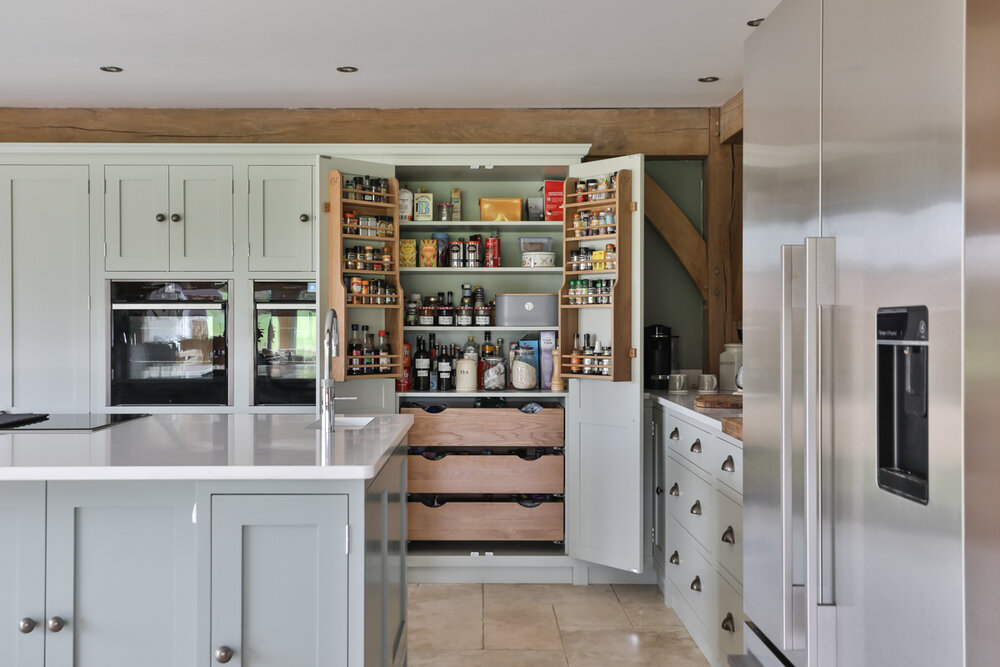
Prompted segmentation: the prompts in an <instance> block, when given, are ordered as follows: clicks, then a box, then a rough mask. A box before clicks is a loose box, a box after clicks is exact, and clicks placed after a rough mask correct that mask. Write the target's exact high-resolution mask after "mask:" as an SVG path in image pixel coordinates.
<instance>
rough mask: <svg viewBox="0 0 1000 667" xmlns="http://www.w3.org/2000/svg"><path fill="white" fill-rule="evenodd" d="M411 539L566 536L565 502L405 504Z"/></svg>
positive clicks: (554, 539)
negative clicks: (531, 504)
mask: <svg viewBox="0 0 1000 667" xmlns="http://www.w3.org/2000/svg"><path fill="white" fill-rule="evenodd" d="M406 521H407V539H410V540H552V541H561V540H562V539H563V534H564V533H563V504H562V503H541V504H539V505H538V506H537V507H522V506H521V505H519V504H517V503H514V502H509V503H508V502H495V503H477V502H460V501H452V502H448V503H445V504H444V505H442V506H440V507H427V506H426V505H424V504H423V503H421V502H417V501H411V502H409V503H407V506H406Z"/></svg>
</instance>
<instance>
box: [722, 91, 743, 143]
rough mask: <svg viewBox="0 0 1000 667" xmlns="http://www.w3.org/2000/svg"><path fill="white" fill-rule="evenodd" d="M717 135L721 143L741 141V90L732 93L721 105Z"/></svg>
mask: <svg viewBox="0 0 1000 667" xmlns="http://www.w3.org/2000/svg"><path fill="white" fill-rule="evenodd" d="M719 135H720V139H721V143H723V144H741V143H743V91H742V90H740V92H738V93H736V94H735V95H733V96H732V97H731V98H730V99H729V101H728V102H726V103H725V104H723V105H722V113H721V118H720V119H719Z"/></svg>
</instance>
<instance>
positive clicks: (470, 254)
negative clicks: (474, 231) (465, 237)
mask: <svg viewBox="0 0 1000 667" xmlns="http://www.w3.org/2000/svg"><path fill="white" fill-rule="evenodd" d="M465 265H466V266H467V267H470V268H474V267H480V266H482V265H483V251H482V246H481V245H480V244H479V241H478V240H471V239H470V240H469V241H467V242H466V243H465Z"/></svg>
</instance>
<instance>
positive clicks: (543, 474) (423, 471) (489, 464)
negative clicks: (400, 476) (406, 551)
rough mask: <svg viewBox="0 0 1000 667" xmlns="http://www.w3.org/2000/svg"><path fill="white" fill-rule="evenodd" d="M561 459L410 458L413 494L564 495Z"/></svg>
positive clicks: (415, 456) (412, 455)
mask: <svg viewBox="0 0 1000 667" xmlns="http://www.w3.org/2000/svg"><path fill="white" fill-rule="evenodd" d="M564 460H565V459H564V457H563V456H559V455H551V454H550V455H545V456H539V457H538V458H536V459H534V460H530V461H529V460H526V459H522V458H521V457H519V456H516V455H501V456H481V455H475V454H446V455H445V456H444V457H442V458H440V459H428V458H425V457H424V456H421V455H419V454H411V455H410V456H409V462H408V464H407V465H408V466H409V472H408V473H407V489H408V490H409V491H410V493H562V492H563V488H564V485H563V462H564Z"/></svg>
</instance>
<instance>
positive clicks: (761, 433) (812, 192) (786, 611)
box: [743, 0, 821, 662]
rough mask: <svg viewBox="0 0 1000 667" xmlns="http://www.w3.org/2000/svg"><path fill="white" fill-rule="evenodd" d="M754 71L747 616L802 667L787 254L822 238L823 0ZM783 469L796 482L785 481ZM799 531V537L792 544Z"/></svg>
mask: <svg viewBox="0 0 1000 667" xmlns="http://www.w3.org/2000/svg"><path fill="white" fill-rule="evenodd" d="M746 62H747V64H746V68H745V88H744V127H745V130H744V188H745V189H744V191H745V193H746V194H745V199H744V230H745V231H744V245H743V254H744V260H743V270H744V279H743V280H744V290H743V304H744V313H743V343H744V348H743V349H744V373H745V378H744V387H745V388H744V392H745V396H744V416H745V420H744V424H745V427H744V465H745V474H744V496H743V521H744V532H745V534H746V536H747V538H746V541H745V543H744V578H743V581H744V607H745V610H746V614H747V616H748V618H750V620H751V621H753V623H755V624H756V626H757V627H758V628H759V629H760V630H761V631H762V632H764V633H765V634H766V635H767V636H768V637H769V639H770V640H771V641H772V642H773V643H775V644H776V645H778V646H779V647H780V648H781V649H783V650H784V651H785V652H786V655H787V656H788V657H789V658H792V659H793V660H795V661H796V662H798V661H800V660H801V659H802V656H801V655H800V654H799V652H796V651H793V650H792V649H793V647H799V648H801V647H803V646H804V638H803V636H802V633H801V630H802V629H803V628H804V624H805V615H804V612H805V610H804V609H803V608H802V604H801V603H802V601H803V600H804V596H803V595H801V588H798V587H797V588H795V589H794V590H789V586H788V584H791V583H794V584H803V583H804V580H805V573H804V535H803V528H802V494H801V489H802V463H803V462H802V440H803V423H802V415H803V404H802V397H801V391H791V392H788V393H787V394H786V395H785V398H786V399H787V401H788V403H787V404H786V405H785V406H784V408H783V406H782V394H781V392H780V375H781V371H782V369H781V345H782V343H781V340H782V338H781V336H782V334H781V322H782V313H781V310H782V302H783V299H784V298H785V297H786V295H783V289H782V273H781V261H782V252H781V250H780V247H781V246H782V245H801V244H802V243H803V240H804V239H805V238H806V237H808V236H818V235H819V234H820V219H819V184H820V171H819V168H820V100H821V97H820V93H821V91H820V75H821V2H820V0H802V1H799V0H795V1H786V2H783V3H782V4H781V5H780V6H779V7H778V8H777V9H775V11H774V12H772V14H771V15H770V16H768V18H767V20H766V21H765V22H764V23H763V24H762V25H761V26H760V27H759V28H758V29H757V30H756V31H755V32H754V34H753V35H752V36H751V37H750V38H749V39H748V40H747V43H746ZM798 279H799V278H797V279H796V281H797V280H798ZM787 296H792V295H787ZM796 296H797V295H796ZM789 305H792V306H794V307H793V308H792V309H791V319H790V321H789V327H790V329H791V331H790V332H786V333H788V335H786V344H788V345H790V346H791V347H790V348H787V349H786V350H785V355H786V359H790V360H792V362H793V364H792V367H791V368H786V369H784V370H785V376H786V378H787V379H788V381H789V383H790V384H789V386H791V387H796V388H799V389H801V387H802V386H803V385H802V383H803V378H802V363H801V361H802V354H803V348H802V339H803V336H802V330H803V329H802V326H803V320H802V308H801V304H799V303H794V304H789ZM783 409H784V411H785V413H787V414H788V415H790V416H791V422H790V428H789V430H790V438H791V439H790V441H789V445H790V447H791V449H792V451H791V456H790V457H789V456H787V454H788V452H786V456H785V458H784V459H783V458H782V448H781V442H782V441H781V437H782V434H781V423H782V414H783ZM783 470H784V471H785V473H787V474H788V475H792V476H793V479H791V480H789V479H787V477H786V478H785V481H784V482H783V481H782V477H783ZM783 489H784V492H785V494H786V495H789V494H790V495H791V496H792V500H793V510H792V512H791V514H790V515H789V513H788V512H787V511H786V510H783V508H782V503H781V500H782V494H783ZM791 490H794V491H791ZM789 523H791V526H790V527H789V525H788V524H789ZM788 531H790V532H791V535H784V534H785V533H786V532H788ZM789 539H790V540H791V546H790V548H789V544H788V540H789ZM786 548H787V549H788V551H789V552H788V553H786ZM782 582H784V583H782ZM793 607H794V608H795V611H794V612H793ZM796 630H799V632H798V636H796Z"/></svg>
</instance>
